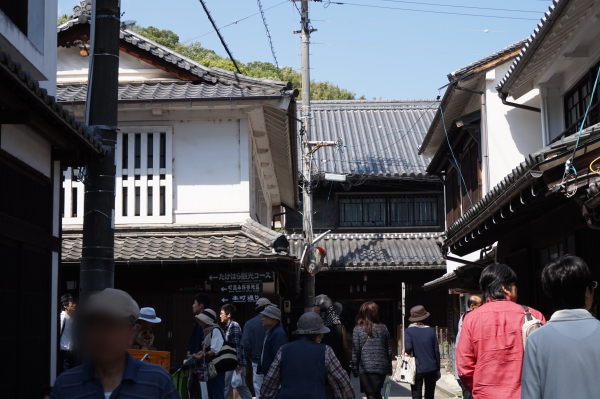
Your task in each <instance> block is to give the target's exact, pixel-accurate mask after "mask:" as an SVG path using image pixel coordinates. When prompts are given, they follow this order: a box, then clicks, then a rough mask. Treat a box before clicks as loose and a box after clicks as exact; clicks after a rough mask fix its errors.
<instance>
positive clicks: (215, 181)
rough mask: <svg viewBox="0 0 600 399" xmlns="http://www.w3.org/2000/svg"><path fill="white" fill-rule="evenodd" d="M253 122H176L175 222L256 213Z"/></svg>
mask: <svg viewBox="0 0 600 399" xmlns="http://www.w3.org/2000/svg"><path fill="white" fill-rule="evenodd" d="M247 126H248V123H247V120H245V121H243V122H242V120H239V119H229V120H213V121H181V122H177V123H175V124H174V125H173V158H174V161H173V191H174V196H175V198H174V202H173V203H174V213H175V223H182V224H190V223H194V224H196V223H200V224H224V223H242V222H244V220H245V219H246V218H248V216H249V214H250V203H249V191H248V190H249V165H250V164H249V162H250V161H249V149H248V128H247Z"/></svg>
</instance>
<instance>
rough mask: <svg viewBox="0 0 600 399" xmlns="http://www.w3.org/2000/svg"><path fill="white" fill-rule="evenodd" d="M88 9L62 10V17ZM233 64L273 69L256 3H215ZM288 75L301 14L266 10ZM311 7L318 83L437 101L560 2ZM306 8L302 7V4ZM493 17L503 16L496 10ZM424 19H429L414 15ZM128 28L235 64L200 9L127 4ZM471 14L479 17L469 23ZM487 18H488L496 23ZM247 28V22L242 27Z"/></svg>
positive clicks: (355, 2)
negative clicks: (194, 45) (197, 46)
mask: <svg viewBox="0 0 600 399" xmlns="http://www.w3.org/2000/svg"><path fill="white" fill-rule="evenodd" d="M78 2H79V1H78V0H58V11H59V15H62V14H71V12H72V9H73V6H74V5H75V4H76V3H78ZM205 2H206V5H207V7H208V9H209V10H210V12H211V14H212V16H213V18H214V20H215V22H216V24H217V26H218V27H224V26H225V25H229V24H231V23H233V22H234V21H239V22H238V23H236V24H232V25H230V26H228V27H224V28H223V29H222V30H221V33H222V35H223V36H224V39H225V42H226V43H227V45H228V46H229V49H230V50H231V52H232V54H233V56H234V57H235V58H236V59H238V60H240V61H242V62H249V61H269V62H273V55H272V54H271V48H270V46H269V41H268V38H267V35H266V32H265V27H264V25H263V20H262V18H261V16H260V13H259V6H258V3H257V1H256V0H205ZM260 2H261V3H262V7H263V10H264V15H265V18H266V21H267V25H268V28H269V31H270V34H271V37H272V41H273V48H274V50H275V54H276V57H277V60H278V63H279V65H280V66H291V67H293V68H295V69H296V70H298V71H299V70H300V52H301V50H300V38H299V35H297V34H294V33H293V31H295V30H299V29H300V28H299V20H300V17H299V13H298V11H297V10H296V9H295V8H294V4H293V3H292V2H291V1H289V0H287V1H286V0H260ZM340 2H344V3H346V4H343V5H339V4H335V3H334V2H328V1H324V2H316V1H311V2H310V5H309V7H310V8H309V9H310V19H311V24H312V26H313V28H314V29H317V31H316V32H314V33H313V34H312V35H311V50H310V54H311V56H310V57H311V58H310V62H311V72H310V73H311V79H313V80H319V81H330V82H332V83H334V84H336V85H338V86H340V87H341V88H344V89H347V90H350V91H352V92H354V93H355V94H356V96H357V97H358V96H361V95H364V96H365V97H366V98H367V99H373V98H375V99H417V98H419V99H420V98H435V97H436V96H437V95H438V88H439V87H441V86H443V85H445V84H446V83H447V82H448V80H447V78H446V76H447V75H448V74H449V73H450V72H452V71H454V70H456V69H458V68H460V67H462V66H465V65H467V64H469V63H471V62H473V61H476V60H478V59H480V58H483V57H484V56H486V55H488V54H491V53H493V52H495V51H497V50H500V49H502V48H504V47H506V46H509V45H510V44H512V43H514V42H517V41H519V40H521V39H523V38H526V37H527V36H529V35H530V34H531V33H532V32H533V30H534V28H535V27H536V25H537V24H538V23H539V21H540V18H541V17H542V16H543V14H544V12H545V11H547V10H548V6H550V5H551V1H550V0H477V1H474V0H423V1H420V0H348V1H346V0H340ZM297 5H298V7H299V6H300V5H299V2H298V3H297ZM492 9H493V10H492ZM411 10H420V11H411ZM121 12H123V13H124V15H123V16H122V17H121V19H122V20H135V21H137V24H138V25H140V26H150V25H152V26H154V27H157V28H159V29H168V30H172V31H173V32H175V33H176V34H177V35H179V37H180V41H181V42H185V41H187V40H195V41H199V42H200V43H201V44H202V45H203V46H204V47H207V48H210V49H213V50H215V51H216V52H217V53H218V54H220V55H225V54H226V53H225V50H224V49H223V46H222V45H221V43H220V41H219V38H218V36H217V34H216V33H215V32H214V31H213V28H212V26H211V24H210V22H209V21H208V18H207V17H206V14H205V13H204V10H203V9H202V6H201V4H200V1H199V0H122V1H121ZM466 14H469V15H466ZM486 16H487V17H486ZM242 19H243V20H242Z"/></svg>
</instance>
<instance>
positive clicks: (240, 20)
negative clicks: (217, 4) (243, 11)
mask: <svg viewBox="0 0 600 399" xmlns="http://www.w3.org/2000/svg"><path fill="white" fill-rule="evenodd" d="M287 2H288V0H285V1H282V2H281V3H278V4H275V5H274V6H271V7H269V8H265V9H264V11H269V10H270V9H272V8H275V7H279V6H280V5H282V4H285V3H287ZM258 14H260V12H255V13H254V14H251V15H248V16H247V17H244V18H240V19H236V20H235V21H233V22H232V23H230V24H227V25H223V26H221V27H220V28H219V30H220V29H225V28H227V27H229V26H231V25H237V24H238V23H240V22H242V21H244V20H246V19H248V18H252V17H255V16H257V15H258ZM215 32H216V30H211V31H210V32H206V33H203V34H201V35H200V36H196V37H193V38H191V39H188V40H186V41H184V42H181V43H182V44H185V43H188V42H191V41H192V40H196V39H199V38H201V37H204V36H207V35H210V34H211V33H215Z"/></svg>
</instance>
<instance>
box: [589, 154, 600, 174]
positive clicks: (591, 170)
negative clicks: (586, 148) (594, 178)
mask: <svg viewBox="0 0 600 399" xmlns="http://www.w3.org/2000/svg"><path fill="white" fill-rule="evenodd" d="M599 159H600V157H598V158H596V159H594V160H593V161H592V162H590V172H592V173H595V174H597V175H600V172H599V171H597V170H594V168H592V166H593V165H594V164H595V163H596V162H597V161H598V160H599Z"/></svg>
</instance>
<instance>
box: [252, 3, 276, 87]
mask: <svg viewBox="0 0 600 399" xmlns="http://www.w3.org/2000/svg"><path fill="white" fill-rule="evenodd" d="M256 2H257V3H258V9H259V10H260V15H261V17H262V21H263V25H264V27H265V33H266V34H267V39H268V40H269V46H270V47H271V54H273V60H274V61H275V68H276V69H277V76H278V77H279V79H282V77H281V70H280V69H279V62H277V56H276V55H275V48H274V47H273V38H272V37H271V33H270V32H269V26H268V25H267V18H266V17H265V12H264V11H263V6H262V3H261V2H260V0H256Z"/></svg>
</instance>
